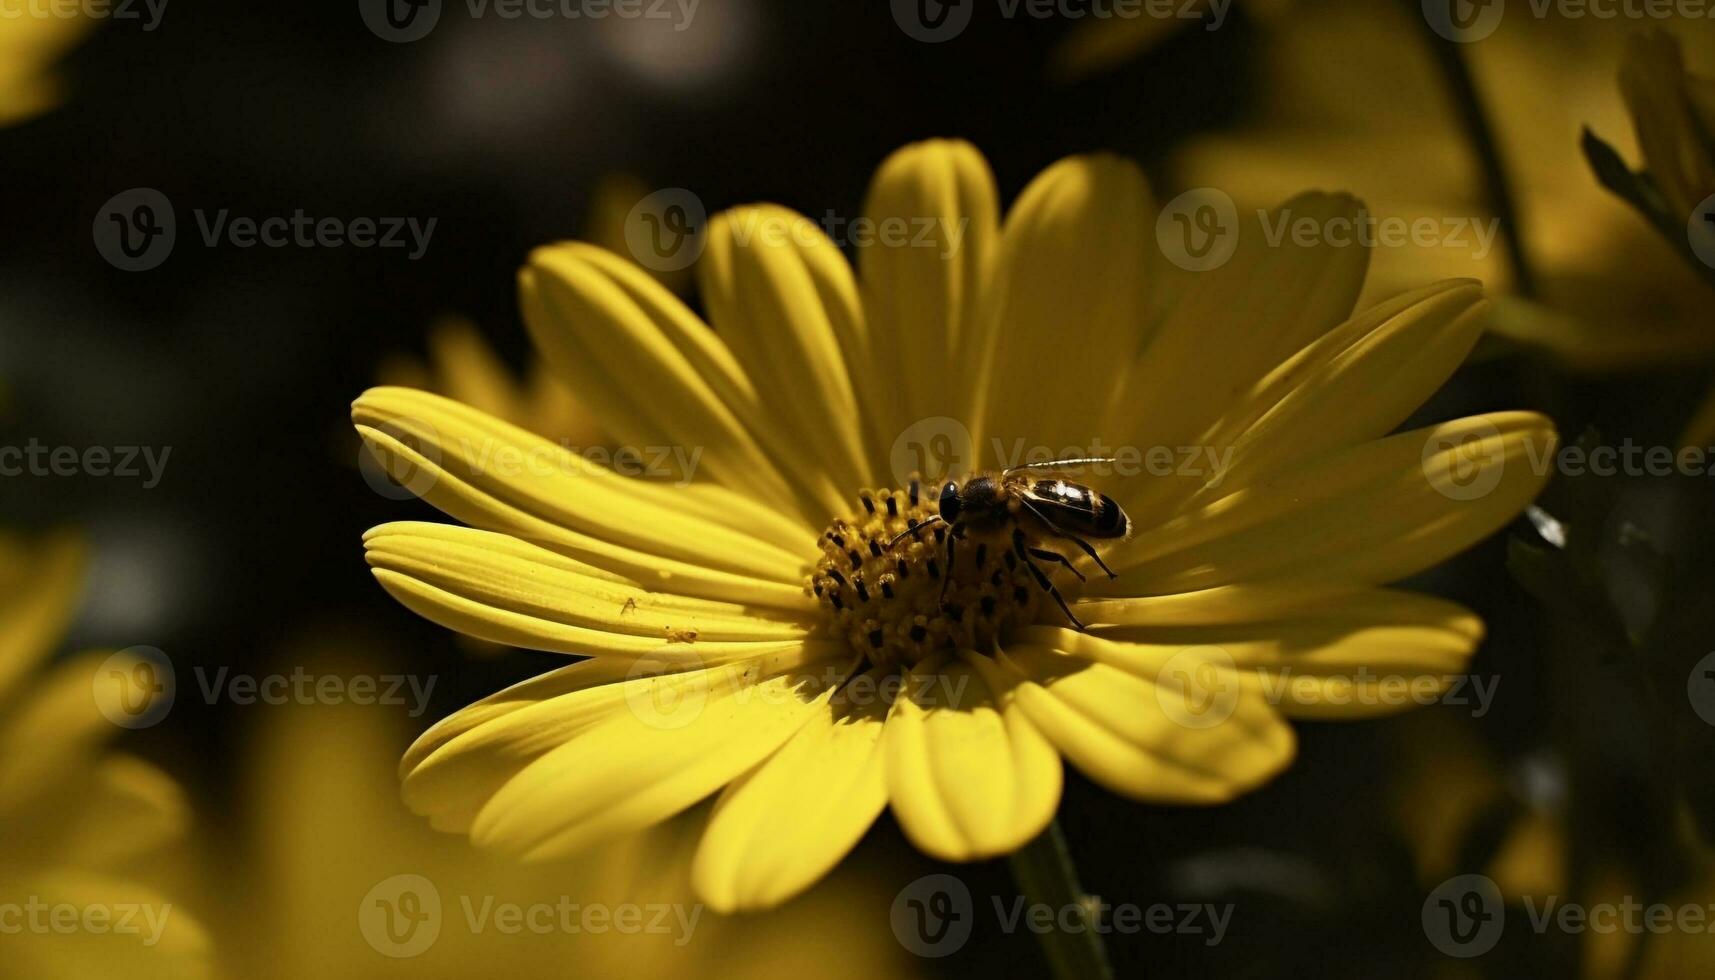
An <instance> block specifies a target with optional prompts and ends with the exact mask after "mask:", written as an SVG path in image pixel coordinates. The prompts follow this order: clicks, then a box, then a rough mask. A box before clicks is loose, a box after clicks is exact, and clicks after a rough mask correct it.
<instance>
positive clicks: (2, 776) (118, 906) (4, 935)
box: [0, 535, 212, 980]
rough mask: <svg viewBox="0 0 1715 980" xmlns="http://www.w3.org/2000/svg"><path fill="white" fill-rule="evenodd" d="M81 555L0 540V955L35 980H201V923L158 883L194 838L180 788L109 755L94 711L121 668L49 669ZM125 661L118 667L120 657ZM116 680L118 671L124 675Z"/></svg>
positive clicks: (56, 545)
mask: <svg viewBox="0 0 1715 980" xmlns="http://www.w3.org/2000/svg"><path fill="white" fill-rule="evenodd" d="M84 564H85V561H84V548H83V545H82V543H81V542H80V541H78V540H77V539H76V538H74V537H71V536H66V535H59V536H52V537H46V538H43V539H41V540H39V541H29V540H26V539H23V538H20V537H17V536H13V535H5V536H0V735H3V737H0V838H3V839H4V840H5V842H6V845H5V848H4V849H3V850H0V951H3V955H4V963H5V965H4V970H5V972H6V973H8V974H9V975H10V974H13V973H14V972H15V973H16V975H18V976H27V977H32V978H58V977H64V978H74V977H75V978H80V980H82V978H88V977H110V976H111V977H117V976H124V977H162V978H166V977H175V978H178V977H190V978H195V977H205V976H208V975H209V970H210V966H211V960H212V952H211V950H210V947H209V942H208V939H207V937H206V935H205V934H204V932H203V929H202V927H201V926H200V925H199V924H198V922H197V921H196V919H195V918H194V917H193V916H192V915H191V914H190V913H189V912H188V911H187V910H185V909H184V908H182V907H181V906H180V905H179V904H177V903H176V902H174V901H173V900H172V899H171V898H170V897H169V896H168V895H167V894H166V893H165V892H163V891H162V890H161V889H160V887H158V886H159V884H160V883H161V882H163V881H165V880H169V879H171V878H173V877H175V875H174V872H175V871H177V870H178V869H177V868H176V867H175V866H174V861H173V857H174V853H173V851H172V848H174V847H175V845H176V844H177V843H178V842H179V841H180V838H182V837H183V836H184V834H185V831H186V829H187V827H188V825H189V813H188V808H187V807H186V804H185V801H184V799H183V797H182V794H181V793H180V790H179V788H178V786H177V785H176V784H175V783H174V782H173V781H172V779H170V778H169V777H168V776H167V775H166V774H165V773H163V772H161V771H160V770H159V769H157V768H155V767H154V766H152V765H150V764H149V763H146V762H144V761H142V760H141V759H137V758H133V757H130V756H125V755H119V754H117V753H113V752H111V751H109V750H108V749H107V748H106V745H107V741H108V739H109V738H110V737H111V736H112V735H114V734H116V733H117V732H118V731H120V729H119V727H118V726H117V725H116V724H115V723H114V722H113V721H112V720H110V719H109V716H108V715H107V714H106V713H105V712H104V710H103V709H102V708H101V707H100V705H104V704H108V703H111V702H112V701H113V699H116V698H118V697H121V696H124V692H119V691H115V690H113V686H114V685H115V684H118V685H124V684H127V683H129V681H128V679H127V678H125V677H119V678H114V677H112V676H111V675H112V673H113V671H112V670H111V669H110V668H112V667H113V666H114V665H115V664H116V663H121V662H120V661H115V660H113V659H110V658H108V657H106V656H104V655H103V654H99V653H85V654H81V655H78V656H76V657H73V658H70V659H67V660H65V661H63V662H61V663H57V664H54V665H52V666H49V665H48V661H49V658H50V656H51V654H52V653H53V650H54V648H55V646H57V645H58V644H59V642H60V641H61V640H62V639H63V638H64V636H65V632H66V629H67V626H68V624H69V623H70V621H71V618H72V615H73V613H74V612H75V610H76V608H77V602H78V598H79V596H80V595H81V593H82V587H83V574H84ZM115 656H120V655H115ZM121 673H124V671H121Z"/></svg>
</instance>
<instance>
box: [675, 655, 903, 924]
mask: <svg viewBox="0 0 1715 980" xmlns="http://www.w3.org/2000/svg"><path fill="white" fill-rule="evenodd" d="M885 690H886V686H885V682H884V681H883V679H882V675H881V674H880V673H879V672H877V671H870V672H869V673H866V674H863V675H860V676H859V677H858V678H856V679H854V681H853V682H852V683H851V684H850V685H848V686H847V687H845V688H843V689H841V691H840V692H839V693H837V694H835V695H834V697H833V700H832V701H830V702H829V703H827V704H825V705H821V706H818V707H817V708H816V710H815V712H814V713H813V714H812V715H811V718H810V720H809V721H808V722H806V723H805V724H804V727H803V728H801V729H799V730H798V733H797V734H796V735H794V736H792V738H791V740H790V741H788V742H787V743H786V744H785V745H784V746H782V747H781V749H780V751H779V752H776V753H775V754H774V755H773V756H771V757H770V758H769V759H768V760H767V761H766V762H764V763H762V765H761V766H760V767H758V768H757V769H755V770H753V771H752V772H750V773H749V774H747V775H745V776H744V777H742V778H740V779H739V780H737V781H736V782H734V783H733V784H732V785H730V786H728V787H727V789H726V792H724V793H722V794H721V798H720V800H719V801H718V802H717V803H716V804H715V811H714V814H713V816H711V817H710V819H709V827H708V831H707V832H706V833H705V834H704V835H703V839H702V843H701V844H700V845H699V846H698V848H697V856H696V860H695V861H694V863H693V864H692V869H691V874H692V880H693V882H694V883H695V885H696V888H697V894H698V895H700V896H701V897H702V899H703V900H704V901H706V902H708V903H709V904H710V905H711V906H712V907H714V909H715V910H716V911H719V912H733V911H739V910H747V909H764V908H772V907H774V906H776V905H779V904H781V903H782V902H785V901H786V900H787V899H790V898H792V897H794V896H796V895H798V894H799V893H800V892H802V891H803V890H804V889H806V888H808V887H810V886H811V885H813V884H815V883H816V882H817V881H818V880H820V879H821V877H822V876H823V875H825V874H827V873H828V871H829V870H831V869H832V868H833V867H834V865H836V864H838V863H839V861H840V859H841V858H843V857H844V856H845V855H846V853H847V852H849V851H850V850H851V849H852V848H853V847H854V846H856V845H857V842H858V841H859V840H860V839H861V838H862V837H863V835H864V831H866V830H868V829H869V826H870V824H872V823H874V822H875V818H876V817H877V816H879V815H880V813H881V811H882V808H883V807H885V806H886V805H887V780H886V778H885V776H884V769H883V763H882V749H881V745H882V726H883V723H884V722H885V721H886V720H887V712H888V707H889V699H888V698H886V697H884V696H883V695H884V692H885Z"/></svg>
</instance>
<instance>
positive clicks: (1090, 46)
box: [1048, 0, 1297, 82]
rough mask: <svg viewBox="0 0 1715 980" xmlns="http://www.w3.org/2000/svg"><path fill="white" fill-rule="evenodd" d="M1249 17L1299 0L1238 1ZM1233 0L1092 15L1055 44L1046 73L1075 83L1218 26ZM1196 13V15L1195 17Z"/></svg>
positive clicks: (1194, 0) (1276, 13) (1263, 16)
mask: <svg viewBox="0 0 1715 980" xmlns="http://www.w3.org/2000/svg"><path fill="white" fill-rule="evenodd" d="M1240 2H1241V4H1242V5H1243V7H1244V13H1245V15H1246V16H1248V17H1250V18H1252V19H1253V20H1257V21H1260V22H1262V23H1264V24H1273V23H1274V22H1275V21H1277V20H1278V19H1279V18H1282V17H1285V16H1287V15H1288V14H1289V13H1290V12H1291V11H1292V9H1293V7H1294V5H1295V4H1296V3H1297V0H1240ZM1232 8H1233V0H1175V2H1174V3H1172V4H1171V5H1161V4H1152V5H1145V6H1133V7H1131V8H1129V9H1130V10H1131V11H1132V12H1131V13H1130V14H1124V13H1120V12H1119V11H1121V10H1123V9H1126V8H1122V7H1120V6H1118V5H1115V6H1114V7H1111V8H1109V9H1110V10H1113V11H1115V12H1114V13H1112V14H1111V15H1108V16H1093V15H1092V16H1088V17H1085V18H1084V19H1083V20H1080V21H1079V22H1078V23H1076V24H1074V25H1073V26H1072V27H1071V29H1069V30H1068V31H1067V32H1066V35H1065V36H1064V37H1062V38H1061V39H1060V41H1059V43H1057V44H1056V45H1055V46H1054V49H1053V51H1052V52H1051V53H1050V54H1049V58H1048V75H1049V77H1050V78H1053V79H1055V80H1057V81H1060V82H1076V81H1081V80H1083V79H1085V78H1090V77H1093V76H1095V75H1099V74H1101V73H1102V72H1106V71H1112V70H1113V69H1115V68H1118V67H1120V66H1121V65H1123V64H1125V63H1127V62H1129V61H1133V60H1136V59H1137V58H1140V57H1143V56H1145V55H1147V54H1149V53H1150V52H1151V51H1153V50H1154V49H1155V48H1156V47H1157V46H1159V45H1161V44H1163V43H1164V42H1166V40H1167V39H1168V38H1170V37H1173V36H1174V35H1176V34H1178V33H1180V32H1181V31H1192V30H1220V29H1221V28H1222V27H1224V26H1226V23H1227V18H1228V17H1230V16H1231V11H1232ZM1193 15H1197V16H1193Z"/></svg>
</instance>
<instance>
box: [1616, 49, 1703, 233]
mask: <svg viewBox="0 0 1715 980" xmlns="http://www.w3.org/2000/svg"><path fill="white" fill-rule="evenodd" d="M1697 85H1700V86H1702V87H1703V89H1704V90H1705V92H1707V90H1708V87H1709V82H1708V81H1706V80H1704V79H1698V78H1695V77H1692V76H1688V75H1687V74H1686V71H1685V58H1684V56H1683V55H1682V54H1681V53H1680V48H1679V42H1678V41H1677V40H1676V39H1675V38H1674V36H1673V35H1672V34H1670V33H1668V32H1667V31H1663V30H1659V29H1657V30H1651V31H1647V32H1643V33H1639V34H1634V35H1632V36H1631V37H1629V38H1628V39H1627V42H1626V54H1625V59H1624V61H1623V62H1622V63H1621V65H1620V91H1621V92H1622V93H1623V94H1624V96H1625V99H1626V108H1627V109H1629V110H1631V114H1632V121H1633V122H1634V124H1635V125H1636V128H1637V134H1638V148H1639V149H1640V150H1642V151H1643V155H1644V169H1646V170H1648V171H1649V175H1650V177H1651V179H1653V180H1654V181H1655V183H1656V186H1657V187H1659V188H1660V189H1661V192H1662V195H1663V196H1664V197H1666V199H1667V205H1668V207H1669V209H1670V210H1671V211H1672V213H1673V214H1674V216H1675V217H1687V218H1689V217H1690V215H1691V211H1692V209H1693V208H1695V207H1696V206H1697V204H1698V203H1699V202H1700V201H1702V200H1703V198H1704V197H1706V196H1707V195H1709V194H1710V193H1712V192H1715V157H1712V156H1711V152H1712V150H1711V147H1710V146H1709V143H1708V140H1709V128H1708V127H1709V120H1707V119H1700V118H1699V117H1698V115H1697V110H1696V108H1695V106H1694V103H1693V102H1692V99H1691V97H1690V94H1689V91H1688V88H1689V87H1690V86H1697Z"/></svg>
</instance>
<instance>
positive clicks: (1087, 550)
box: [1064, 534, 1119, 578]
mask: <svg viewBox="0 0 1715 980" xmlns="http://www.w3.org/2000/svg"><path fill="white" fill-rule="evenodd" d="M1064 537H1065V538H1066V540H1068V541H1070V542H1072V543H1073V544H1075V545H1077V546H1078V547H1080V548H1082V549H1084V554H1086V555H1089V556H1090V558H1091V559H1092V560H1093V561H1095V563H1096V564H1097V565H1099V566H1101V569H1102V571H1104V572H1107V573H1108V578H1119V576H1118V575H1115V574H1114V570H1113V569H1111V568H1109V567H1108V563H1107V562H1105V561H1102V556H1101V555H1098V554H1096V549H1094V548H1092V547H1090V542H1088V541H1085V540H1084V539H1083V538H1080V537H1078V536H1077V535H1073V534H1068V535H1065V536H1064ZM1080 577H1081V576H1080Z"/></svg>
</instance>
